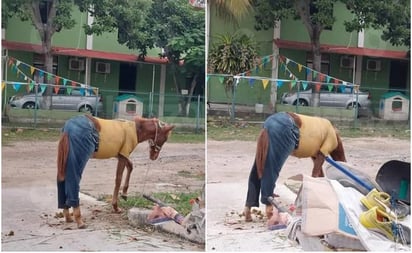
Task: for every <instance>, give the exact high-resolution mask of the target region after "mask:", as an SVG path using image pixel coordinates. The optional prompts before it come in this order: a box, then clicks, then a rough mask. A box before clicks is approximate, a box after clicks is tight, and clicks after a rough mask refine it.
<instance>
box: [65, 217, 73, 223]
mask: <svg viewBox="0 0 412 253" xmlns="http://www.w3.org/2000/svg"><path fill="white" fill-rule="evenodd" d="M73 221H74V220H73V219H72V218H66V223H72V222H73Z"/></svg>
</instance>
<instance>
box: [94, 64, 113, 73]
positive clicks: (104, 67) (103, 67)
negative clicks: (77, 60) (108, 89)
mask: <svg viewBox="0 0 412 253" xmlns="http://www.w3.org/2000/svg"><path fill="white" fill-rule="evenodd" d="M96 73H103V74H108V73H110V63H106V62H96Z"/></svg>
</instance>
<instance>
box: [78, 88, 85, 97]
mask: <svg viewBox="0 0 412 253" xmlns="http://www.w3.org/2000/svg"><path fill="white" fill-rule="evenodd" d="M79 91H80V94H81V95H82V96H84V95H85V93H86V89H85V88H80V90H79Z"/></svg>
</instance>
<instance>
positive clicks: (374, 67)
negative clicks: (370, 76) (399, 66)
mask: <svg viewBox="0 0 412 253" xmlns="http://www.w3.org/2000/svg"><path fill="white" fill-rule="evenodd" d="M366 70H369V71H381V61H380V60H374V59H368V60H367V61H366Z"/></svg>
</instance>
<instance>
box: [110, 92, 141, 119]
mask: <svg viewBox="0 0 412 253" xmlns="http://www.w3.org/2000/svg"><path fill="white" fill-rule="evenodd" d="M113 114H114V115H113V117H114V118H116V119H126V120H132V119H133V118H134V117H136V116H142V115H143V102H141V101H140V100H139V99H138V98H137V97H136V96H134V95H130V94H124V95H121V96H118V97H117V98H116V99H115V101H114V103H113Z"/></svg>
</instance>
